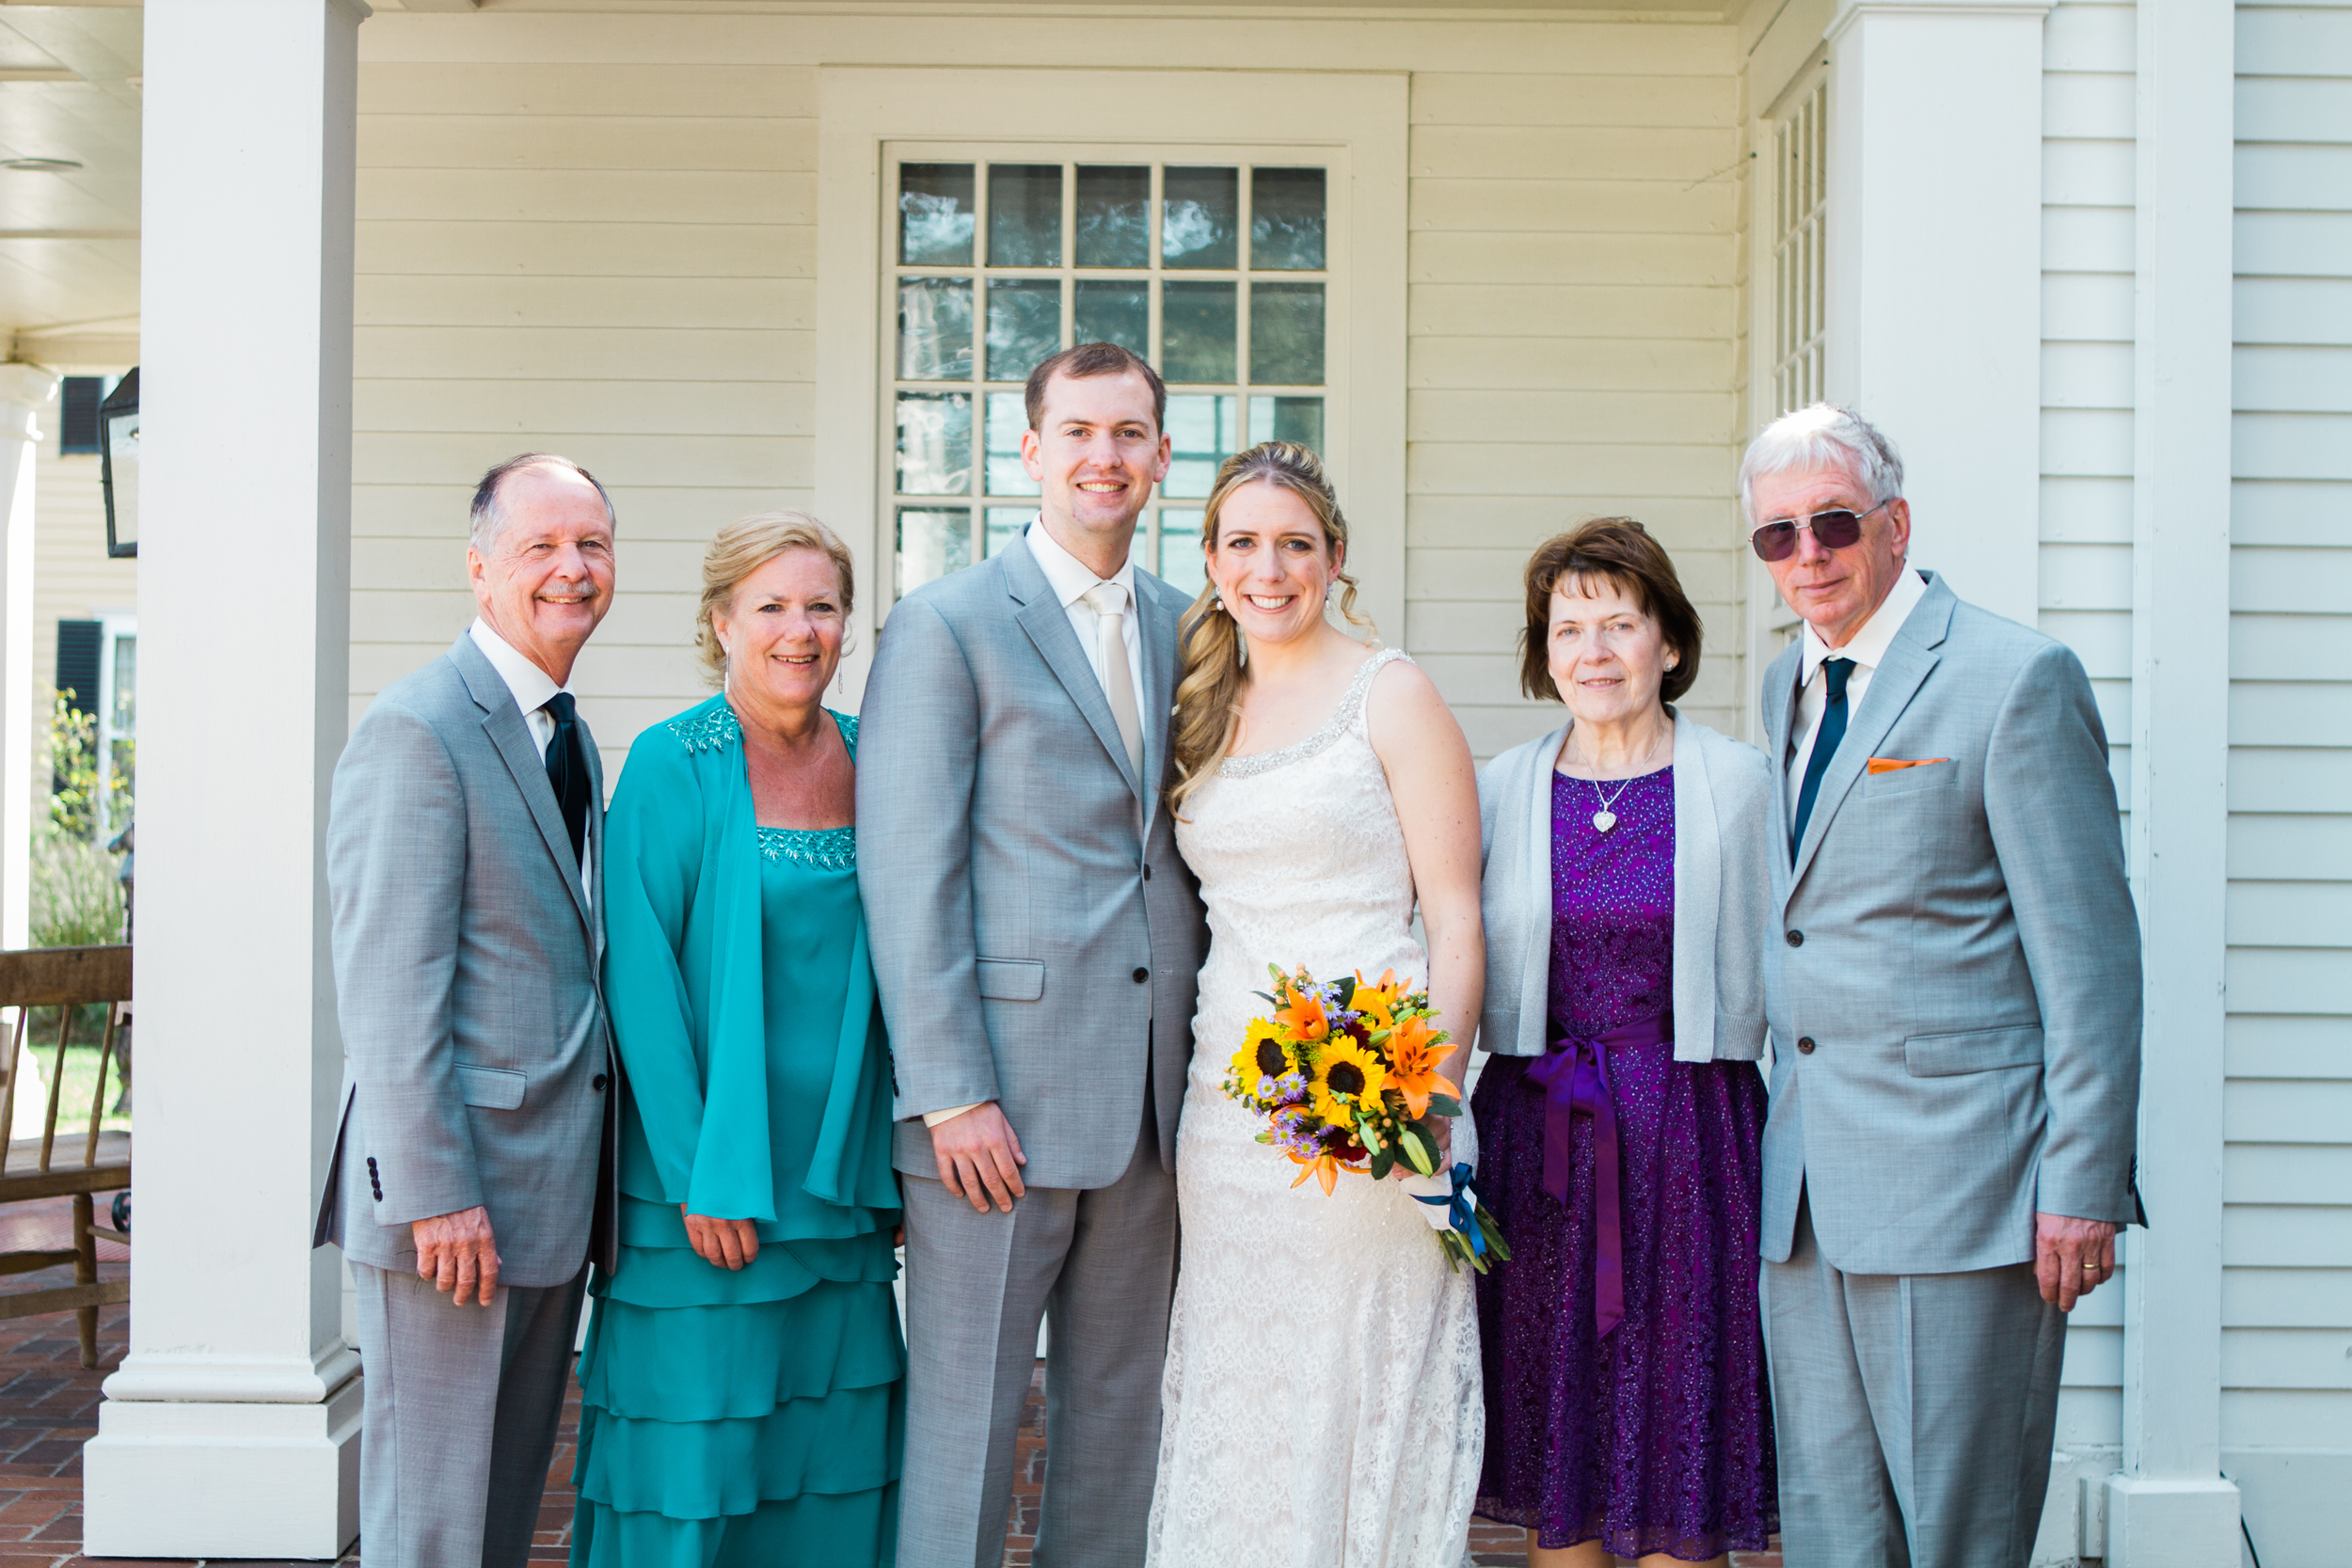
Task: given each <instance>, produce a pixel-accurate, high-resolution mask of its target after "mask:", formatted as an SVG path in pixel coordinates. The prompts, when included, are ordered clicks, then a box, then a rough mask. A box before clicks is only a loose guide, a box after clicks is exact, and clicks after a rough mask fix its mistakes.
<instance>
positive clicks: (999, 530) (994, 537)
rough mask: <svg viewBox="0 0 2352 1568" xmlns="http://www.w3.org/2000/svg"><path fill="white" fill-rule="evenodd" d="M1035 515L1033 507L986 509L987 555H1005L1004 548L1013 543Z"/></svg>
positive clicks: (994, 507) (1035, 509)
mask: <svg viewBox="0 0 2352 1568" xmlns="http://www.w3.org/2000/svg"><path fill="white" fill-rule="evenodd" d="M1036 515H1037V508H1035V507H1033V506H992V507H990V508H989V509H988V553H989V554H990V555H992V556H996V555H1002V554H1004V553H1005V546H1007V545H1009V544H1011V543H1012V542H1013V539H1014V537H1015V536H1016V535H1018V534H1019V533H1020V532H1021V531H1022V530H1023V529H1025V528H1027V527H1028V526H1029V519H1030V518H1032V517H1034V516H1036Z"/></svg>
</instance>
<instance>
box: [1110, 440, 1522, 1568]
mask: <svg viewBox="0 0 2352 1568" xmlns="http://www.w3.org/2000/svg"><path fill="white" fill-rule="evenodd" d="M1205 531H1206V538H1207V541H1208V549H1209V578H1210V582H1211V584H1212V586H1213V588H1214V589H1215V590H1216V593H1217V594H1218V596H1219V598H1220V599H1221V605H1219V606H1217V607H1216V608H1209V607H1196V608H1195V610H1193V611H1192V612H1191V614H1190V615H1188V616H1187V626H1188V627H1189V626H1191V625H1192V622H1193V621H1194V620H1195V619H1196V618H1197V619H1198V620H1199V621H1200V626H1199V627H1198V629H1197V630H1195V631H1193V633H1192V635H1191V637H1190V640H1189V641H1188V642H1187V644H1186V656H1185V664H1184V678H1183V681H1182V683H1181V684H1180V686H1179V688H1178V691H1177V716H1176V721H1175V724H1174V725H1173V726H1172V727H1171V728H1172V733H1173V735H1174V736H1175V738H1174V741H1173V751H1174V754H1175V760H1176V763H1177V766H1178V768H1179V770H1180V772H1181V773H1182V774H1183V776H1184V784H1180V785H1179V787H1178V790H1177V796H1176V812H1177V827H1176V842H1177V846H1178V847H1179V848H1181V849H1182V850H1183V852H1184V859H1185V861H1186V863H1189V864H1190V865H1191V867H1192V869H1193V871H1194V872H1195V873H1196V874H1197V875H1198V876H1199V877H1200V892H1201V896H1202V899H1203V900H1204V901H1205V902H1206V904H1207V906H1208V912H1209V931H1210V938H1211V945H1210V949H1209V959H1208V963H1207V965H1206V966H1205V967H1204V968H1203V969H1202V971H1201V974H1200V1009H1199V1011H1198V1013H1197V1015H1196V1016H1195V1020H1194V1025H1193V1041H1194V1046H1193V1057H1192V1069H1191V1077H1190V1080H1189V1082H1188V1085H1187V1087H1186V1089H1185V1092H1184V1116H1183V1120H1182V1122H1181V1123H1180V1127H1181V1132H1180V1133H1179V1135H1178V1140H1177V1156H1176V1190H1177V1200H1178V1213H1179V1216H1180V1226H1181V1235H1182V1243H1181V1244H1182V1260H1181V1263H1180V1266H1179V1270H1178V1274H1177V1283H1176V1301H1175V1307H1174V1311H1173V1314H1172V1316H1171V1320H1170V1323H1169V1326H1168V1370H1167V1372H1166V1375H1165V1377H1164V1379H1163V1382H1162V1386H1161V1400H1162V1406H1163V1411H1162V1417H1161V1421H1162V1425H1161V1435H1160V1461H1159V1476H1158V1481H1157V1484H1156V1486H1155V1487H1154V1489H1153V1493H1152V1516H1151V1551H1150V1556H1149V1559H1148V1561H1149V1562H1150V1563H1151V1564H1153V1565H1155V1568H1251V1565H1257V1564H1264V1565H1268V1568H1455V1565H1456V1564H1458V1563H1461V1562H1462V1561H1464V1560H1465V1543H1466V1539H1467V1535H1468V1530H1469V1523H1470V1506H1471V1503H1472V1501H1473V1498H1474V1496H1475V1494H1476V1491H1477V1485H1478V1474H1479V1460H1480V1457H1481V1451H1482V1448H1483V1444H1484V1439H1485V1433H1486V1412H1485V1408H1484V1406H1483V1404H1482V1403H1481V1392H1480V1379H1479V1355H1478V1321H1477V1314H1476V1307H1475V1304H1474V1302H1473V1299H1472V1295H1471V1290H1470V1274H1469V1272H1468V1271H1467V1270H1465V1271H1464V1272H1463V1273H1461V1274H1459V1275H1456V1274H1454V1273H1452V1272H1451V1271H1450V1270H1449V1269H1448V1268H1447V1266H1446V1262H1445V1259H1444V1257H1443V1255H1442V1254H1441V1253H1440V1251H1439V1249H1438V1242H1437V1239H1436V1237H1435V1235H1434V1233H1433V1231H1432V1229H1431V1226H1430V1223H1429V1221H1428V1220H1427V1218H1426V1217H1425V1216H1426V1215H1427V1214H1429V1213H1431V1212H1433V1211H1431V1210H1428V1209H1426V1208H1424V1207H1423V1206H1422V1205H1421V1204H1418V1203H1416V1202H1415V1201H1414V1200H1413V1197H1412V1195H1411V1194H1410V1193H1408V1192H1407V1191H1406V1189H1405V1187H1404V1186H1403V1185H1402V1184H1401V1183H1400V1182H1398V1181H1396V1180H1383V1181H1374V1180H1371V1179H1370V1178H1369V1177H1367V1176H1359V1175H1350V1174H1342V1175H1341V1177H1340V1179H1339V1186H1338V1190H1337V1192H1336V1193H1334V1194H1332V1195H1331V1196H1325V1194H1324V1192H1323V1189H1322V1187H1321V1186H1320V1185H1319V1184H1318V1183H1317V1182H1316V1181H1315V1180H1311V1179H1310V1180H1307V1181H1306V1182H1305V1183H1303V1184H1300V1185H1294V1184H1293V1183H1294V1181H1295V1179H1296V1178H1297V1176H1298V1175H1299V1167H1298V1166H1297V1165H1295V1164H1292V1163H1291V1162H1290V1160H1288V1159H1287V1158H1285V1157H1284V1156H1283V1155H1282V1154H1280V1153H1279V1152H1278V1151H1277V1150H1275V1149H1273V1148H1268V1147H1267V1146H1265V1145H1263V1144H1260V1143H1258V1142H1257V1141H1256V1139H1257V1134H1258V1132H1260V1131H1261V1130H1262V1129H1263V1125H1264V1124H1263V1121H1262V1120H1260V1119H1259V1118H1258V1117H1255V1116H1253V1115H1251V1114H1249V1113H1248V1112H1246V1111H1245V1110H1243V1109H1242V1108H1241V1107H1240V1106H1239V1105H1236V1104H1235V1103H1234V1102H1233V1101H1230V1100H1228V1099H1227V1098H1226V1097H1225V1094H1224V1090H1223V1086H1222V1085H1223V1080H1224V1077H1225V1069H1226V1064H1227V1063H1228V1062H1230V1061H1231V1060H1232V1054H1233V1052H1234V1051H1235V1050H1236V1049H1237V1048H1238V1047H1239V1045H1240V1043H1241V1040H1242V1035H1243V1030H1244V1029H1245V1027H1246V1026H1247V1025H1248V1022H1249V1021H1250V1019H1252V1018H1253V1017H1257V1016H1260V1015H1262V1014H1263V1013H1265V1012H1267V1011H1268V1010H1269V1008H1268V1006H1267V1005H1266V1004H1265V1003H1264V1002H1263V1000H1262V999H1260V998H1259V997H1258V996H1256V995H1254V994H1253V993H1254V992H1257V991H1262V990H1266V989H1267V986H1268V976H1267V974H1266V965H1267V964H1268V963H1270V962H1271V963H1278V964H1279V965H1281V966H1282V967H1283V968H1284V969H1285V970H1288V969H1292V968H1295V966H1297V965H1300V964H1304V965H1306V966H1307V968H1308V969H1309V971H1310V972H1311V973H1312V974H1314V976H1315V977H1316V978H1317V979H1318V980H1328V979H1333V978H1336V977H1337V976H1339V975H1341V974H1349V973H1351V972H1354V971H1357V970H1361V971H1362V972H1363V973H1364V974H1366V975H1368V976H1370V977H1372V978H1375V979H1377V978H1378V977H1379V975H1380V974H1381V972H1382V971H1383V970H1386V969H1391V968H1392V969H1394V970H1395V971H1396V972H1397V974H1398V975H1399V977H1401V978H1402V977H1407V976H1409V977H1412V978H1414V979H1425V980H1426V981H1427V982H1428V990H1429V993H1430V1002H1431V1005H1432V1006H1436V1007H1437V1008H1438V1009H1439V1010H1440V1011H1441V1012H1442V1013H1443V1015H1444V1017H1443V1020H1442V1022H1443V1024H1444V1025H1445V1026H1448V1027H1450V1028H1452V1029H1453V1031H1454V1035H1455V1041H1454V1054H1453V1056H1452V1058H1451V1060H1450V1061H1449V1062H1448V1064H1447V1065H1446V1066H1445V1067H1444V1068H1443V1069H1441V1070H1442V1071H1443V1073H1444V1075H1445V1076H1447V1077H1450V1078H1453V1079H1454V1082H1455V1083H1456V1084H1459V1083H1460V1077H1459V1064H1461V1063H1464V1062H1466V1061H1467V1060H1468V1059H1469V1047H1470V1034H1471V1031H1472V1030H1473V1029H1474V1028H1475V1026H1476V1021H1477V1018H1478V1005H1479V995H1480V990H1481V985H1482V982H1483V978H1484V972H1485V953H1484V944H1483V939H1482V936H1481V927H1480V923H1479V913H1478V880H1479V841H1478V794H1477V782H1476V777H1475V774H1474V772H1473V770H1472V767H1471V763H1470V748H1469V746H1468V744H1467V743H1465V741H1464V740H1463V738H1462V732H1461V729H1460V727H1459V726H1458V725H1456V724H1455V723H1454V716H1453V715H1452V714H1451V713H1450V712H1449V711H1448V710H1447V708H1446V705H1445V704H1444V702H1443V700H1442V699H1440V698H1439V697H1438V692H1437V689H1436V688H1435V687H1434V686H1432V685H1431V684H1430V681H1429V679H1428V677H1427V676H1426V675H1424V674H1422V672H1421V671H1420V669H1419V668H1418V667H1416V666H1415V665H1414V664H1413V662H1412V661H1411V660H1410V659H1408V658H1406V657H1405V656H1404V655H1403V654H1402V653H1399V652H1397V651H1394V650H1384V651H1381V652H1377V653H1373V652H1368V651H1367V649H1366V648H1365V646H1364V645H1363V644H1362V643H1360V642H1359V641H1355V640H1354V639H1353V638H1350V637H1347V636H1344V635H1343V634H1342V633H1341V632H1339V631H1338V630H1336V629H1335V628H1333V627H1332V626H1330V625H1329V624H1328V623H1327V620H1326V619H1325V614H1324V610H1325V604H1326V595H1327V593H1328V592H1329V591H1330V590H1331V589H1332V588H1333V587H1334V586H1340V587H1343V588H1344V589H1345V594H1346V598H1345V599H1343V603H1342V609H1343V611H1344V610H1346V609H1347V601H1349V600H1352V599H1353V597H1354V593H1355V589H1354V585H1353V581H1352V579H1349V578H1346V577H1344V575H1343V571H1342V567H1343V562H1344V557H1345V550H1346V524H1345V521H1344V520H1343V518H1342V516H1341V515H1340V512H1339V508H1338V505H1337V503H1336V501H1335V500H1334V499H1333V498H1332V495H1331V490H1330V485H1329V482H1328V481H1327V479H1326V478H1325V477H1324V474H1323V470H1322V467H1321V465H1320V464H1319V463H1318V462H1317V461H1316V459H1315V457H1314V455H1313V453H1311V452H1310V451H1307V450H1306V449H1305V448H1303V447H1298V446H1293V445H1288V444H1284V443H1276V442H1269V443H1267V444H1265V445H1263V446H1260V447H1257V448H1254V449H1252V450H1251V451H1247V452H1243V453H1241V454H1239V455H1237V456H1235V457H1233V458H1232V459H1231V460H1229V461H1228V462H1227V463H1226V465H1225V467H1224V468H1223V469H1222V470H1220V472H1219V473H1218V475H1217V483H1216V489H1215V490H1214V491H1213V492H1212V494H1211V496H1210V498H1209V501H1208V515H1207V517H1206V519H1205ZM1204 611H1205V613H1204ZM1245 645H1246V654H1247V657H1246V660H1245V659H1244V657H1242V656H1243V653H1244V647H1245ZM1416 890H1418V892H1419V895H1420V902H1421V909H1422V923H1423V926H1424V927H1425V929H1426V930H1427V931H1428V933H1429V938H1430V945H1431V947H1432V948H1433V949H1434V952H1433V953H1427V954H1424V953H1423V951H1422V948H1421V945H1420V944H1419V943H1418V942H1415V941H1414V940H1413V935H1412V930H1411V924H1412V917H1413V906H1414V895H1415V893H1416ZM1451 1132H1452V1137H1453V1140H1454V1151H1453V1154H1452V1155H1451V1156H1449V1158H1464V1159H1468V1158H1471V1157H1472V1151H1471V1150H1470V1139H1471V1138H1472V1136H1473V1135H1474V1134H1473V1133H1472V1132H1471V1128H1470V1118H1469V1117H1462V1118H1460V1119H1458V1120H1456V1121H1454V1123H1453V1124H1452V1126H1451Z"/></svg>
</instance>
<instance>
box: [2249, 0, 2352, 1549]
mask: <svg viewBox="0 0 2352 1568" xmlns="http://www.w3.org/2000/svg"><path fill="white" fill-rule="evenodd" d="M2236 131H2237V166H2236V202H2237V208H2238V213H2237V219H2236V224H2235V231H2234V249H2235V258H2236V266H2235V270H2236V274H2237V309H2236V311H2235V338H2236V341H2237V344H2238V346H2237V349H2236V352H2235V357H2234V364H2233V375H2232V385H2231V390H2232V405H2233V408H2234V409H2235V416H2234V420H2233V431H2232V443H2231V445H2232V455H2233V462H2232V473H2233V481H2234V483H2233V499H2232V505H2231V541H2232V550H2231V571H2230V582H2229V594H2230V610H2231V638H2230V675H2231V695H2230V714H2229V736H2230V747H2231V752H2230V785H2229V791H2230V814H2231V816H2230V857H2229V863H2230V894H2229V909H2228V927H2227V928H2228V933H2229V943H2230V953H2229V966H2228V981H2227V984H2228V999H2229V1034H2228V1041H2227V1049H2228V1063H2229V1074H2230V1077H2229V1086H2228V1100H2227V1102H2226V1127H2227V1136H2228V1148H2227V1164H2226V1165H2225V1178H2224V1197H2225V1200H2226V1202H2227V1205H2228V1207H2227V1209H2226V1211H2225V1217H2224V1228H2223V1234H2222V1259H2223V1263H2224V1267H2225V1273H2224V1282H2223V1288H2222V1310H2223V1324H2224V1328H2223V1338H2222V1385H2223V1392H2222V1441H2223V1444H2224V1448H2225V1450H2226V1451H2225V1458H2226V1459H2227V1460H2228V1461H2229V1463H2230V1464H2231V1465H2232V1469H2233V1474H2237V1475H2239V1476H2240V1477H2241V1479H2242V1480H2243V1481H2246V1482H2247V1483H2248V1491H2247V1519H2248V1523H2249V1528H2250V1529H2251V1530H2252V1532H2253V1534H2254V1538H2255V1540H2256V1541H2257V1543H2259V1544H2260V1549H2261V1550H2262V1552H2263V1560H2264V1561H2265V1563H2272V1562H2273V1560H2274V1558H2278V1559H2281V1560H2285V1561H2287V1562H2288V1563H2290V1564H2292V1563H2293V1562H2295V1561H2296V1554H2298V1553H2301V1554H2303V1556H2302V1560H2306V1561H2309V1562H2311V1563H2313V1564H2317V1563H2320V1562H2323V1561H2336V1560H2341V1556H2340V1553H2341V1550H2342V1547H2343V1530H2342V1528H2341V1527H2342V1525H2343V1521H2344V1516H2343V1513H2342V1511H2341V1507H2340V1504H2341V1501H2342V1494H2341V1491H2340V1490H2338V1491H2337V1492H2335V1493H2334V1495H2333V1496H2332V1497H2330V1498H2329V1499H2328V1500H2327V1501H2324V1502H2323V1501H2322V1500H2321V1497H2322V1494H2321V1493H2320V1492H2319V1491H2317V1490H2312V1489H2308V1488H2307V1496H2305V1497H2302V1498H2300V1499H2294V1500H2292V1509H2293V1512H2292V1513H2289V1512H2287V1508H2288V1504H2289V1502H2290V1500H2291V1497H2290V1494H2288V1493H2287V1492H2286V1491H2284V1490H2283V1489H2272V1490H2265V1487H2264V1486H2263V1485H2262V1484H2261V1478H2264V1477H2265V1476H2268V1475H2269V1474H2271V1473H2272V1472H2271V1469H2270V1468H2269V1467H2268V1466H2269V1465H2280V1464H2285V1463H2288V1461H2287V1459H2286V1458H2285V1457H2284V1456H2280V1458H2278V1459H2276V1460H2270V1461H2265V1450H2277V1449H2306V1450H2310V1449H2318V1450H2322V1453H2321V1454H2320V1455H2317V1456H2312V1455H2308V1454H2307V1455H2305V1456H2301V1457H2298V1458H2296V1459H2295V1460H2293V1462H2292V1463H2294V1464H2296V1465H2303V1466H2305V1467H2306V1468H2307V1469H2308V1467H2309V1466H2310V1465H2313V1464H2314V1463H2316V1464H2319V1465H2323V1466H2332V1468H2329V1469H2328V1474H2333V1475H2337V1476H2342V1477H2347V1478H2352V1355H2347V1354H2346V1347H2347V1343H2348V1342H2352V8H2344V7H2341V6H2312V7H2269V6H2243V5H2242V6H2240V7H2239V8H2238V9H2237V109H2236ZM2310 1473H2312V1474H2318V1473H2319V1472H2317V1471H2311V1472H2310ZM2330 1515H2332V1525H2330V1524H2329V1522H2328V1521H2329V1518H2330ZM2274 1539H2276V1540H2280V1541H2281V1542H2283V1543H2285V1544H2282V1545H2280V1547H2279V1548H2278V1549H2276V1550H2275V1551H2274V1547H2273V1544H2272V1543H2273V1540H2274ZM2313 1548H2318V1549H2320V1550H2321V1551H2322V1553H2323V1554H2324V1555H2310V1553H2311V1551H2312V1549H2313ZM2330 1552H2332V1554H2334V1555H2325V1554H2328V1553H2330ZM2274 1568H2275V1564H2274Z"/></svg>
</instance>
